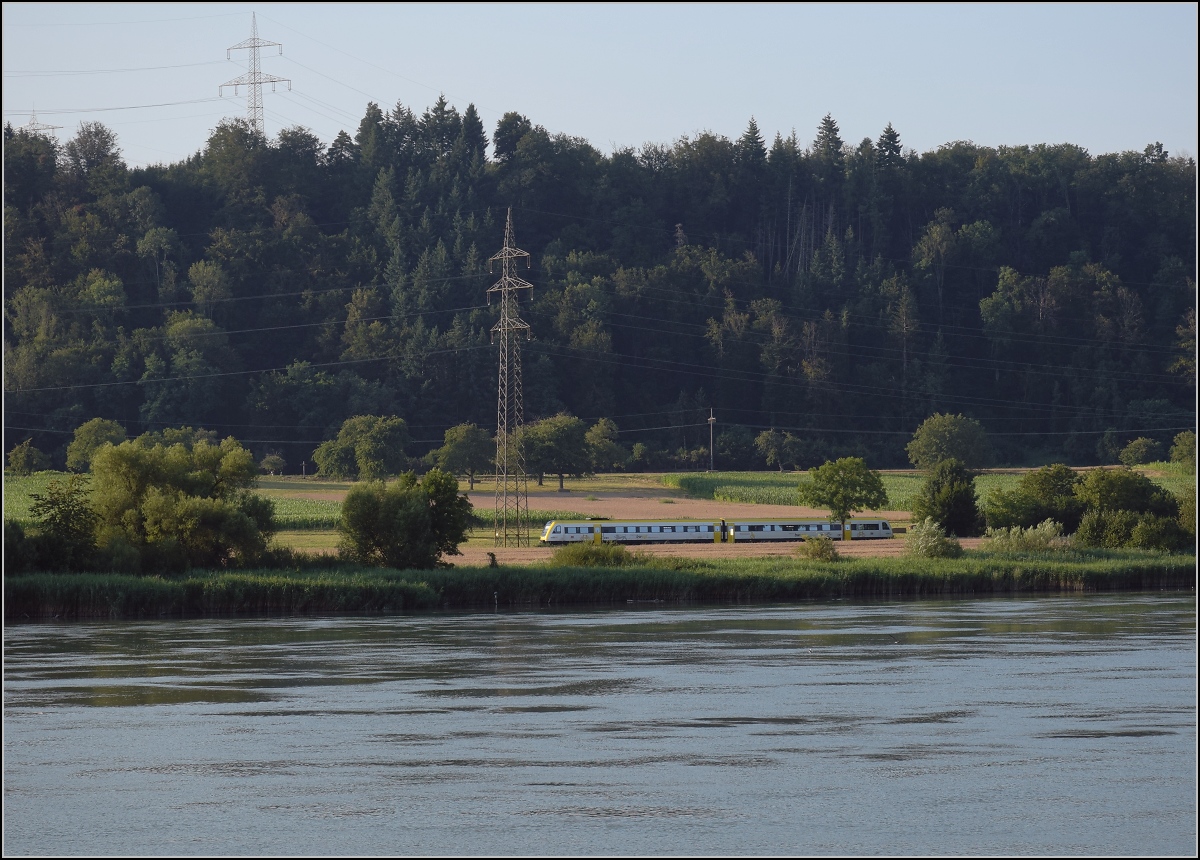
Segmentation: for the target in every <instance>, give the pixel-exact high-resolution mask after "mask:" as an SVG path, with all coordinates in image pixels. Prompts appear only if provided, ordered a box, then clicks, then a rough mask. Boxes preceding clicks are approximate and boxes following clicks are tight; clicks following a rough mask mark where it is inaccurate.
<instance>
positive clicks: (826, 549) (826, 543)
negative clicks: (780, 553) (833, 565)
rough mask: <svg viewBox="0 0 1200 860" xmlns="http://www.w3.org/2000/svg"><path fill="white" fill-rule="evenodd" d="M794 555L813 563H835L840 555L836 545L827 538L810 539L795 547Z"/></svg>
mask: <svg viewBox="0 0 1200 860" xmlns="http://www.w3.org/2000/svg"><path fill="white" fill-rule="evenodd" d="M796 555H797V556H799V557H800V558H807V559H812V560H813V561H837V560H838V559H840V558H841V555H840V554H839V553H838V551H837V545H836V543H835V542H834V541H832V540H830V539H829V538H827V537H818V538H810V539H808V540H806V541H803V542H801V544H800V546H798V547H796Z"/></svg>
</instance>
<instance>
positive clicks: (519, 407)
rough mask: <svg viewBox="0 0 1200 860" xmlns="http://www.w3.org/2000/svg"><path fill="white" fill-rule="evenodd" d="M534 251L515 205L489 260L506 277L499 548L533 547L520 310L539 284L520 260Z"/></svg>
mask: <svg viewBox="0 0 1200 860" xmlns="http://www.w3.org/2000/svg"><path fill="white" fill-rule="evenodd" d="M521 258H524V259H525V267H526V268H529V254H528V253H526V252H525V251H522V250H521V249H520V248H517V247H515V246H514V245H513V225H512V209H511V208H510V209H509V210H508V222H507V223H506V224H505V226H504V247H503V248H501V249H500V252H499V253H498V254H496V255H495V256H494V257H492V258H491V259H490V260H488V271H492V263H493V262H495V261H496V260H499V261H500V280H499V281H497V282H496V283H495V284H493V285H492V287H491V288H490V289H489V290H488V304H491V301H492V293H497V294H498V295H499V298H500V321H499V322H498V323H496V324H495V325H494V326H492V342H493V343H495V342H496V339H497V336H498V337H499V340H500V378H499V385H498V391H497V396H496V513H495V525H496V546H510V545H511V546H529V479H528V476H527V475H526V473H525V452H524V451H523V450H522V448H521V442H520V432H521V426H522V425H523V424H524V423H525V405H524V400H525V396H524V391H523V389H522V383H521V340H522V336H524V338H525V339H528V338H529V325H528V323H526V322H525V321H524V320H523V319H521V315H520V314H519V313H518V309H517V295H518V291H520V290H525V289H528V290H532V289H533V284H530V283H529V282H528V281H524V280H522V279H521V278H518V277H517V276H516V274H515V272H514V270H515V268H516V261H517V260H519V259H521Z"/></svg>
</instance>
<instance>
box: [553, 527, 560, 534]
mask: <svg viewBox="0 0 1200 860" xmlns="http://www.w3.org/2000/svg"><path fill="white" fill-rule="evenodd" d="M554 533H555V534H562V526H555V527H554Z"/></svg>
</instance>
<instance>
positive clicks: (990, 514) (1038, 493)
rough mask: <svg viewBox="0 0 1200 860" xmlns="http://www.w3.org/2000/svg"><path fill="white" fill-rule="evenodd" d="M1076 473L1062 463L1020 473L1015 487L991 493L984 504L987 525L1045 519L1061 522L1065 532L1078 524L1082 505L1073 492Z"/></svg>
mask: <svg viewBox="0 0 1200 860" xmlns="http://www.w3.org/2000/svg"><path fill="white" fill-rule="evenodd" d="M1079 481H1080V478H1079V475H1078V474H1076V473H1075V471H1074V470H1072V469H1070V468H1068V467H1067V466H1064V465H1063V464H1061V463H1055V464H1053V465H1051V466H1044V467H1042V468H1041V469H1037V470H1035V471H1032V472H1027V473H1026V474H1024V475H1022V476H1021V479H1020V480H1019V481H1018V482H1017V486H1016V488H1015V489H1014V490H1012V491H1009V492H1005V491H1003V490H1001V491H998V492H994V493H992V495H991V497H990V498H989V499H988V501H987V504H986V505H985V506H984V517H985V519H986V520H987V525H988V527H989V528H996V529H1000V528H1013V527H1014V526H1020V527H1022V528H1032V527H1033V526H1036V525H1037V524H1038V523H1041V522H1044V521H1045V520H1054V521H1055V522H1058V523H1062V527H1063V530H1064V531H1066V532H1067V533H1070V532H1073V531H1075V529H1077V528H1078V527H1079V519H1080V517H1082V516H1083V510H1084V504H1083V501H1082V500H1081V499H1080V498H1079V496H1077V495H1076V493H1075V488H1076V487H1077V486H1078V485H1079Z"/></svg>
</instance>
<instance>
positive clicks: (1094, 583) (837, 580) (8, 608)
mask: <svg viewBox="0 0 1200 860" xmlns="http://www.w3.org/2000/svg"><path fill="white" fill-rule="evenodd" d="M1195 585H1196V559H1195V557H1194V556H1191V555H1187V556H1184V555H1165V554H1157V553H1149V552H1134V551H1121V552H1117V551H1087V552H1081V551H1075V552H1069V553H1063V552H1057V553H1043V554H1031V555H1024V556H1022V555H998V554H990V553H986V552H975V553H967V554H966V555H964V556H963V557H961V558H957V559H912V558H862V559H843V560H839V561H835V562H821V561H814V560H809V559H798V558H792V559H788V558H779V557H775V558H758V559H720V560H698V559H677V558H669V557H655V558H636V559H634V560H633V562H632V563H630V564H626V565H625V566H620V567H597V566H569V565H556V564H554V563H553V562H551V563H550V564H543V565H529V566H524V567H507V566H504V567H495V568H491V567H462V568H445V569H439V570H432V571H394V570H380V569H362V568H349V567H343V568H337V569H330V570H263V571H258V570H246V571H232V572H230V571H225V572H193V573H191V574H187V575H181V576H179V577H165V578H160V577H134V576H128V575H122V574H109V575H103V574H30V575H26V576H14V577H8V578H6V579H5V583H4V597H5V601H4V610H5V618H6V619H8V620H17V621H20V620H26V619H28V620H34V619H47V618H61V619H79V618H151V617H193V616H221V615H246V614H249V615H262V614H273V613H282V614H311V613H339V612H350V613H363V612H365V613H397V612H407V611H416V610H432V609H470V608H478V607H487V606H500V607H505V608H517V607H535V606H569V605H589V604H590V605H595V604H610V605H611V604H623V603H629V602H635V603H636V602H644V601H662V602H669V603H685V602H714V603H715V602H725V603H728V602H735V603H743V602H745V603H754V602H790V601H809V600H828V599H834V598H854V599H895V598H920V597H947V596H967V595H997V594H1020V593H1053V592H1087V591H1117V590H1147V589H1153V590H1157V589H1164V588H1170V589H1179V588H1194V587H1195Z"/></svg>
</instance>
